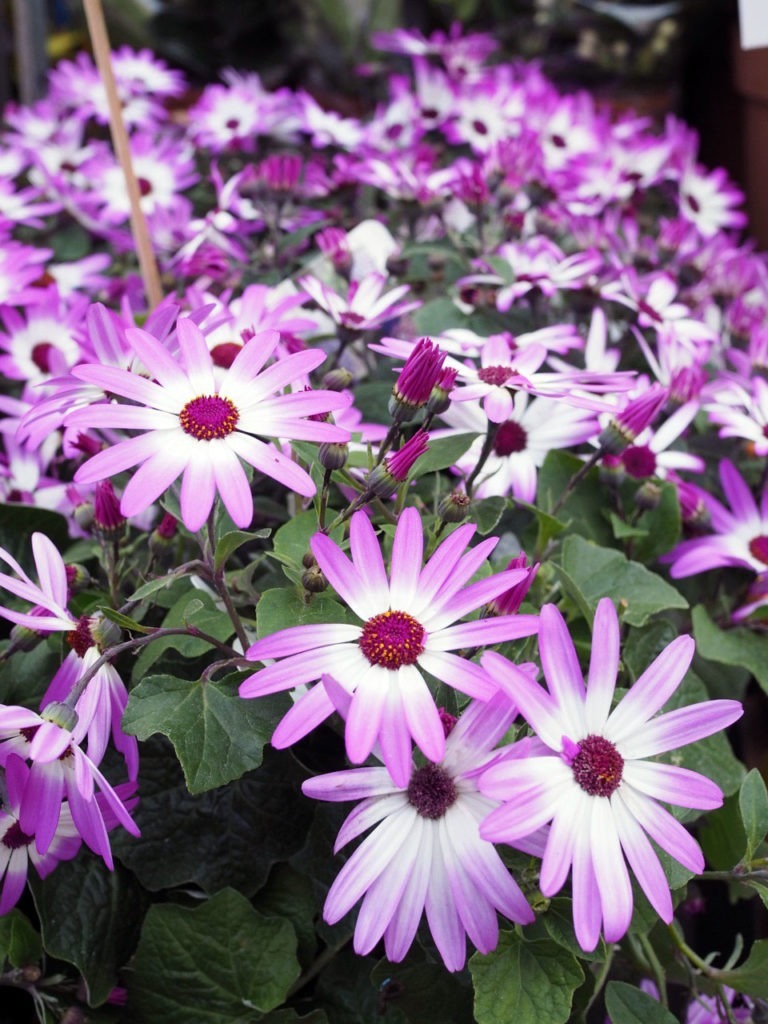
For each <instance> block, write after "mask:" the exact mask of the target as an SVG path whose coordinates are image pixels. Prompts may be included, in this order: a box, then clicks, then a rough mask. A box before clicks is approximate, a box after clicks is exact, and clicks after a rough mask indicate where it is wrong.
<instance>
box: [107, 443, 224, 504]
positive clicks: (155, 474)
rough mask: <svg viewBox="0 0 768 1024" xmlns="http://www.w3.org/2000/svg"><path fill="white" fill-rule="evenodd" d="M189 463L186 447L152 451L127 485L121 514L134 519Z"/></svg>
mask: <svg viewBox="0 0 768 1024" xmlns="http://www.w3.org/2000/svg"><path fill="white" fill-rule="evenodd" d="M201 443H202V442H201ZM193 457H194V456H193ZM97 458H98V456H97ZM189 463H190V457H189V451H188V449H187V446H186V445H179V446H178V447H177V446H175V445H168V446H166V447H165V448H164V449H163V450H162V451H158V452H155V454H154V455H152V456H151V457H150V458H148V459H147V460H146V462H143V463H142V464H141V466H139V468H138V469H137V470H136V472H135V473H134V474H133V476H132V477H131V479H130V480H129V481H128V483H127V484H126V486H125V490H124V491H123V497H122V499H121V501H120V509H121V511H122V513H123V515H124V516H128V517H130V516H135V515H138V513H139V512H143V511H144V509H146V508H149V506H150V505H151V504H152V503H153V502H154V501H155V500H156V499H157V498H159V497H160V495H161V494H165V492H166V491H167V490H168V488H169V487H170V486H171V484H172V483H173V482H174V480H176V479H177V477H178V476H179V474H180V473H181V472H182V471H183V470H184V469H186V468H187V466H188V465H189ZM206 514H207V510H206Z"/></svg>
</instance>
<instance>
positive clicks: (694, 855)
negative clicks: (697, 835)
mask: <svg viewBox="0 0 768 1024" xmlns="http://www.w3.org/2000/svg"><path fill="white" fill-rule="evenodd" d="M621 798H622V800H623V801H624V803H625V804H626V807H627V810H628V811H629V813H630V814H631V815H632V816H633V817H634V819H635V820H636V821H637V823H638V825H640V827H641V828H643V829H645V831H646V832H647V833H648V835H649V836H650V837H651V839H653V841H654V842H655V843H658V845H659V846H660V847H661V848H662V850H666V852H667V853H668V854H669V855H670V857H674V858H675V860H676V861H679V862H680V864H682V865H683V867H686V868H688V870H689V871H692V872H693V873H694V874H696V875H699V874H701V872H702V871H703V870H704V857H703V855H702V852H701V849H700V848H699V844H698V843H697V842H696V840H695V839H694V838H693V836H691V834H690V833H689V832H687V831H686V830H685V829H684V828H683V826H682V825H681V824H680V822H679V821H677V820H676V819H675V818H673V817H672V815H671V814H670V813H669V811H666V810H665V809H664V808H663V807H661V806H659V804H657V803H656V802H655V801H654V800H651V798H650V797H647V796H645V795H644V794H643V793H640V792H639V791H638V790H635V789H633V788H632V787H631V786H626V787H624V786H622V790H621Z"/></svg>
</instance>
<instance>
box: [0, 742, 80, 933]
mask: <svg viewBox="0 0 768 1024" xmlns="http://www.w3.org/2000/svg"><path fill="white" fill-rule="evenodd" d="M28 778H29V766H28V765H27V764H26V763H25V762H24V761H23V760H22V759H21V758H20V757H18V756H17V755H16V754H11V755H10V756H9V757H8V759H7V760H6V762H5V796H4V799H3V801H2V806H0V917H2V915H3V914H7V913H8V911H9V910H10V909H11V907H13V906H15V905H16V903H17V902H18V900H19V897H20V896H21V894H22V892H23V891H24V886H25V885H26V884H27V873H28V870H29V865H30V864H32V865H34V868H35V870H36V871H37V873H38V875H39V876H40V877H41V878H45V877H46V876H47V875H49V874H50V873H51V871H53V869H54V868H55V867H56V866H57V865H58V864H59V863H60V862H61V861H63V860H72V858H73V857H74V856H76V854H77V852H78V850H79V849H80V847H81V845H82V839H81V838H80V835H79V834H78V831H77V829H76V828H75V825H74V822H73V821H72V814H71V813H70V810H69V806H68V805H67V804H64V805H63V806H62V809H61V814H60V815H59V823H58V825H57V827H56V831H55V833H54V836H53V839H52V840H51V843H50V845H49V847H48V849H47V850H46V851H45V853H40V852H39V851H38V849H37V846H36V845H35V837H34V835H28V834H27V833H26V832H25V831H24V830H23V829H22V827H21V825H20V823H19V818H20V815H21V804H22V800H23V797H24V789H25V787H26V784H27V780H28Z"/></svg>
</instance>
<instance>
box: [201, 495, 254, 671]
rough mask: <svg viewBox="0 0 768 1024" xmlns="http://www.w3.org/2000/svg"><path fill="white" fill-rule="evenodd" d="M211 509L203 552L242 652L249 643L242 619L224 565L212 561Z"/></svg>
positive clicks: (213, 539)
mask: <svg viewBox="0 0 768 1024" xmlns="http://www.w3.org/2000/svg"><path fill="white" fill-rule="evenodd" d="M213 515H214V513H213V510H212V511H211V514H210V516H209V517H208V549H207V551H206V552H205V556H206V559H207V562H208V572H209V574H210V578H211V582H212V583H213V585H214V587H215V588H216V593H217V594H218V595H219V597H220V598H221V602H222V604H223V605H224V608H225V609H226V612H227V615H228V616H229V619H230V622H231V623H232V625H233V626H234V627H235V634H236V636H237V639H238V640H239V641H240V644H241V646H242V648H243V654H245V652H246V651H247V650H248V648H249V646H250V643H249V641H248V637H247V635H246V632H245V627H244V626H243V622H242V619H241V618H240V616H239V615H238V614H237V609H236V608H235V605H234V603H233V601H232V597H231V595H230V593H229V590H228V589H227V584H226V580H225V579H224V567H223V566H222V567H221V568H220V569H217V568H216V565H215V561H214V552H215V551H216V535H215V533H214V529H213Z"/></svg>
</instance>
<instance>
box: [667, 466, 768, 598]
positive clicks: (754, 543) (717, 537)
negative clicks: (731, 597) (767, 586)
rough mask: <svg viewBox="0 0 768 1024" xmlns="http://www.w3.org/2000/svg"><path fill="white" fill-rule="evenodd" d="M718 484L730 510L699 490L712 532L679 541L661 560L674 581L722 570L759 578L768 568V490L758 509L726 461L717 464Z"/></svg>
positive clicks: (743, 484) (744, 483) (750, 492)
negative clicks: (733, 569) (738, 570)
mask: <svg viewBox="0 0 768 1024" xmlns="http://www.w3.org/2000/svg"><path fill="white" fill-rule="evenodd" d="M720 483H721V485H722V488H723V492H724V494H725V497H726V499H727V501H728V505H729V506H730V507H726V506H725V505H723V504H722V503H721V502H719V501H718V500H717V499H716V498H714V497H712V495H710V494H709V493H707V492H706V491H704V490H701V489H699V494H700V496H701V499H702V501H703V503H704V505H705V506H706V510H707V511H708V512H709V521H710V525H711V528H712V531H713V532H712V533H708V534H705V535H704V536H701V537H692V538H690V539H689V540H683V541H681V542H680V543H679V544H677V545H676V546H675V547H674V548H672V550H671V551H669V552H667V553H666V554H665V555H663V556H662V557H661V559H660V561H661V562H664V563H666V564H667V565H669V566H670V570H669V574H670V576H672V577H673V578H674V579H681V578H682V577H685V576H694V575H696V574H697V573H700V572H706V571H707V570H708V569H722V568H724V567H725V566H736V567H739V568H742V569H752V570H753V572H756V573H760V574H762V573H764V572H765V571H766V568H767V567H768V488H767V489H765V490H764V491H763V494H762V497H761V499H760V504H759V505H758V503H757V502H756V501H755V499H754V497H753V495H752V491H751V490H750V488H749V486H748V484H747V482H746V481H745V480H744V478H743V477H742V476H741V474H740V473H739V471H738V470H737V469H736V467H735V466H734V465H733V463H732V462H729V461H728V460H727V459H723V461H722V462H721V463H720Z"/></svg>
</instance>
